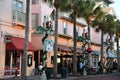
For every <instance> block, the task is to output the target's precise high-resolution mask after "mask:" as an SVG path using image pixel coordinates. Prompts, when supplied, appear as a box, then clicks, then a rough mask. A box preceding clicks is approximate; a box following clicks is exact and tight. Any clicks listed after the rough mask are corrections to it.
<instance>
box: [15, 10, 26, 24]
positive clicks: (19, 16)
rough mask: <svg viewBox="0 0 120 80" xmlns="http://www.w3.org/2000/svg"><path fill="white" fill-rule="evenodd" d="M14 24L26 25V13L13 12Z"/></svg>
mask: <svg viewBox="0 0 120 80" xmlns="http://www.w3.org/2000/svg"><path fill="white" fill-rule="evenodd" d="M13 23H17V24H23V25H25V13H24V12H20V11H17V10H13Z"/></svg>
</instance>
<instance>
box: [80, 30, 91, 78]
mask: <svg viewBox="0 0 120 80" xmlns="http://www.w3.org/2000/svg"><path fill="white" fill-rule="evenodd" d="M78 41H82V42H83V45H82V51H83V62H84V68H83V75H84V76H86V75H87V73H86V55H87V54H88V53H91V52H92V49H91V48H88V49H86V44H87V43H88V42H89V41H90V39H89V36H88V33H85V29H83V34H82V36H79V37H78Z"/></svg>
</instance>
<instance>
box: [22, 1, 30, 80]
mask: <svg viewBox="0 0 120 80" xmlns="http://www.w3.org/2000/svg"><path fill="white" fill-rule="evenodd" d="M29 13H30V1H29V0H26V18H25V21H26V22H25V43H24V53H23V59H22V65H21V66H22V68H21V69H22V71H21V78H22V80H25V79H26V71H27V69H26V68H27V52H28V38H29Z"/></svg>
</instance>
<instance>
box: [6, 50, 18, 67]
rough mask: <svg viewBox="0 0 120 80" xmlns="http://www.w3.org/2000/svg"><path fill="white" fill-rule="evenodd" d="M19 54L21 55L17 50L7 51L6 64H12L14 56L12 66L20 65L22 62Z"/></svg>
mask: <svg viewBox="0 0 120 80" xmlns="http://www.w3.org/2000/svg"><path fill="white" fill-rule="evenodd" d="M19 56H20V54H19V53H17V52H9V51H6V56H5V66H10V63H11V62H10V61H11V58H12V66H13V67H16V66H19V62H20V58H19Z"/></svg>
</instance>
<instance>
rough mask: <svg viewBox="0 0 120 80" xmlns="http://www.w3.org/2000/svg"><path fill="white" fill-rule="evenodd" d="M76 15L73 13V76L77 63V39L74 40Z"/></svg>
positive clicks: (75, 72)
mask: <svg viewBox="0 0 120 80" xmlns="http://www.w3.org/2000/svg"><path fill="white" fill-rule="evenodd" d="M76 16H77V15H76V13H74V26H73V28H74V29H73V35H74V50H73V74H74V75H76V74H77V61H76V58H77V56H76V46H77V39H76Z"/></svg>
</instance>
